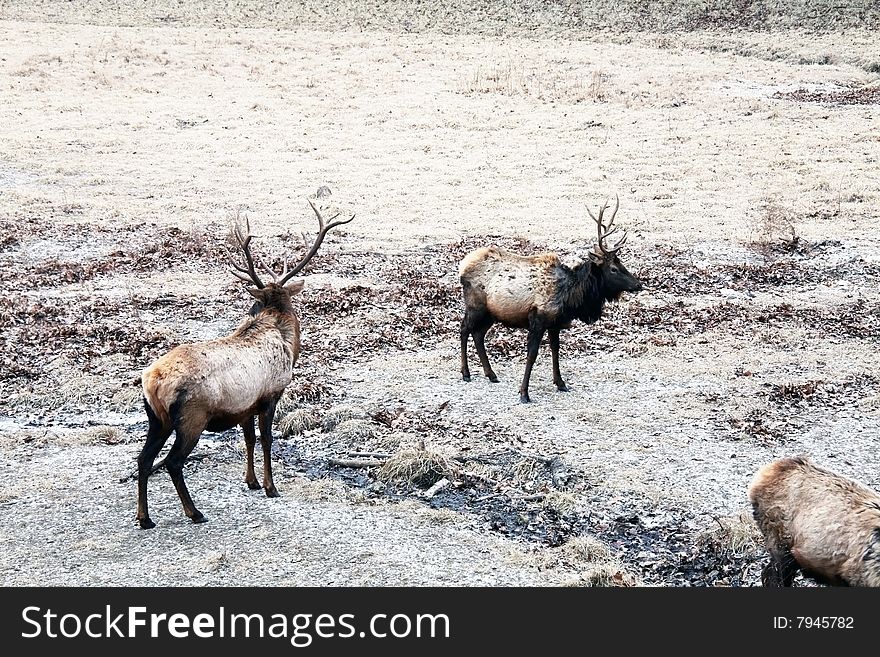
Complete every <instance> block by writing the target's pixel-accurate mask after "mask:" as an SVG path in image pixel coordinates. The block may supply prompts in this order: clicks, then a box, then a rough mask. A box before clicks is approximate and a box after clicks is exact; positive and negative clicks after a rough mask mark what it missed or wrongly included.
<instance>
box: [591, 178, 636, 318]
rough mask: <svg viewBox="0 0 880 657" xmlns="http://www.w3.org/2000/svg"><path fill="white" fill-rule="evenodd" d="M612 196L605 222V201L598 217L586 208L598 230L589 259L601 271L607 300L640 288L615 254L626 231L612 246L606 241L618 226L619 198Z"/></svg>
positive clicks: (606, 204)
mask: <svg viewBox="0 0 880 657" xmlns="http://www.w3.org/2000/svg"><path fill="white" fill-rule="evenodd" d="M614 198H615V203H614V209H613V210H612V211H611V218H610V219H608V222H607V223H605V221H604V219H603V215H604V214H605V210H607V209H608V207H609V206H608V203H607V202H606V203H603V204H602V207H601V208H599V216H598V217H595V216H594V215H593V213H592V212H590V209H589V208H587V213H588V214H589V215H590V218H591V219H592V220H593V221H595V222H596V227H597V230H598V241H597V243H596V246H595V247H594V248H593V251H592V252H590V260H591V261H592V263H593V265H594V266H595V267H597V268H598V269H599V270H601V272H602V277H601V280H602V294H603V296H604V297H605V299H606V300H607V301H617V299H618V298H620V295H621V294H623V293H624V292H639V291H640V290H641V289H642V283H641V281H640V280H639V279H638V278H636V277H635V276H633V275H632V274H630V273H629V271H627V269H626V267H624V266H623V263H622V262H621V261H620V258H619V256H618V254H617V252H618V251H619V250H620V247H622V246H623V244H624V242H626V235H627V234H626V231H624V233H623V236H622V237H621V238H620V239H619V240H617V242H616V243H615V244H614V246H613V247H609V246H608V245H607V243H606V240H607V239H608V238H609V237H610V236H611V235H612V234H613V233H615V232H617V229H618V228H619V227H618V226H614V217H615V216H617V209H618V208H619V207H620V198H619V197H618V196H616V195H615V197H614Z"/></svg>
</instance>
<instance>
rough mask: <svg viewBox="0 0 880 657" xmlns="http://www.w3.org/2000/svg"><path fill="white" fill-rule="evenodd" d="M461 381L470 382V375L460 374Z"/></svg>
mask: <svg viewBox="0 0 880 657" xmlns="http://www.w3.org/2000/svg"><path fill="white" fill-rule="evenodd" d="M461 380H462V381H470V380H471V375H470V374H462V375H461Z"/></svg>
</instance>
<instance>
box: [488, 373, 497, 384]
mask: <svg viewBox="0 0 880 657" xmlns="http://www.w3.org/2000/svg"><path fill="white" fill-rule="evenodd" d="M488 378H489V382H490V383H498V377H497V376H495V375H494V374H490V375H489V377H488Z"/></svg>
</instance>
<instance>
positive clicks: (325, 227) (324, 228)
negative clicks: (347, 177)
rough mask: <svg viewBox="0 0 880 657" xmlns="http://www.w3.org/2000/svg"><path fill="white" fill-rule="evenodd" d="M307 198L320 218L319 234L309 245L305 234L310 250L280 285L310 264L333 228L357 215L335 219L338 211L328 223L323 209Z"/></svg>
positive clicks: (338, 213) (280, 281) (307, 246)
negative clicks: (319, 208) (322, 211)
mask: <svg viewBox="0 0 880 657" xmlns="http://www.w3.org/2000/svg"><path fill="white" fill-rule="evenodd" d="M306 200H307V201H308V202H309V205H310V206H312V210H313V211H314V213H315V216H316V217H317V218H318V234H317V235H316V236H315V239H314V241H313V242H312V243H311V245H309V243H308V241H307V240H306V239H305V234H303V241H304V242H305V243H306V248H307V249H308V251H307V252H306V254H305V255H304V256H303V258H302V260H300V261H299V262H298V263H296V265H294V267H293V269H291V270H290V271H289V272H287V273H286V274H285V275H284V276H283V277H282V278H281V279H280V280H279V281H278V285H284V284H285V283H286V282H287V281H288V280H290V279H291V278H293V277H294V276H296V275H297V274H298V273H299V272H301V271H302V270H303V267H305V266H306V265H307V264H309V261H310V260H311V259H312V258H313V257H314V256H315V254H316V253H317V252H318V249H319V248H321V242H323V241H324V237H325V236H326V235H327V233H328V232H330V230H331V229H333V228H335V227H336V226H341V225H343V224H347V223H348V222H350V221H352V220H353V219H354V217H355V215H351V216H350V217H349V218H348V219H345V220H342V221H334V219H336V217H338V216H339V215H340V214H341V213H340V212H337V213H336V214H334V215H333V216H332V217H330V221H329V223H328V222H326V221H325V220H324V217H323V215H322V214H321V211H320V210H318V208H317V206H316V205H315V204H314V203H313V202H312V199H310V198H307V199H306Z"/></svg>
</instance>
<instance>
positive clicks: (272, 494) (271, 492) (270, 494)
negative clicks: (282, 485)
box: [266, 486, 281, 497]
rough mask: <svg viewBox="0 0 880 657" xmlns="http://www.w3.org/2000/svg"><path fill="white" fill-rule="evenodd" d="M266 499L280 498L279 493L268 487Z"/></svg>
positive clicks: (273, 487) (272, 487) (275, 489)
mask: <svg viewBox="0 0 880 657" xmlns="http://www.w3.org/2000/svg"><path fill="white" fill-rule="evenodd" d="M266 497H281V493H279V492H278V489H277V488H275V486H269V488H267V489H266Z"/></svg>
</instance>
